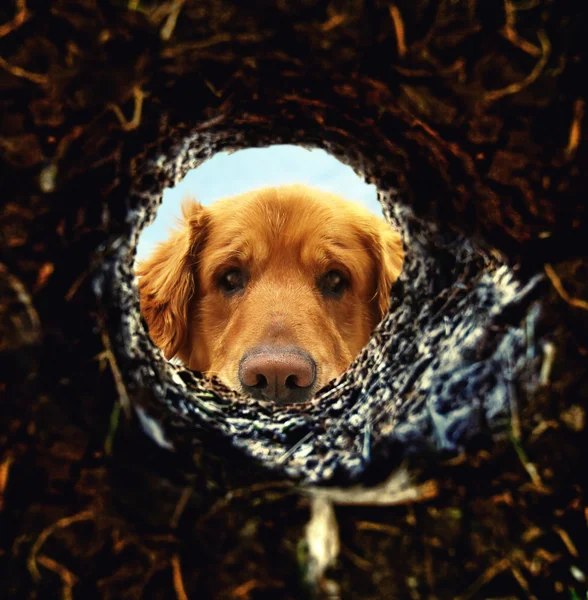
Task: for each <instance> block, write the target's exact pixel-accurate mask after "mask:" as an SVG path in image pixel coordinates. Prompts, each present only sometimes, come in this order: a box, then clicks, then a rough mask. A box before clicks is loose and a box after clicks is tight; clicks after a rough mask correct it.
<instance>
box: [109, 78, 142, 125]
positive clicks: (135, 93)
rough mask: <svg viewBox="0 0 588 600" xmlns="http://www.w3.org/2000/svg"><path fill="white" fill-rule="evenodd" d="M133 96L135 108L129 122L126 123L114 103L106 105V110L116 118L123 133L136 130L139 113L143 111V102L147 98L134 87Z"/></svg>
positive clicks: (139, 118) (140, 90)
mask: <svg viewBox="0 0 588 600" xmlns="http://www.w3.org/2000/svg"><path fill="white" fill-rule="evenodd" d="M133 96H134V98H135V108H134V111H133V118H132V119H131V120H130V121H127V119H126V118H125V116H124V114H123V112H122V110H121V109H120V108H119V107H118V106H117V105H116V104H114V103H112V102H109V103H108V104H107V105H106V108H108V109H109V110H111V111H112V112H113V113H114V114H115V115H116V118H117V119H118V120H119V122H120V126H121V127H122V129H123V130H124V131H132V130H133V129H137V127H139V125H140V124H141V112H142V110H143V100H144V99H145V97H146V96H147V94H146V93H145V92H144V91H143V90H142V89H141V88H139V87H137V86H135V87H134V88H133Z"/></svg>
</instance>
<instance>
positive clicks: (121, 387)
mask: <svg viewBox="0 0 588 600" xmlns="http://www.w3.org/2000/svg"><path fill="white" fill-rule="evenodd" d="M98 325H99V327H100V337H101V338H102V345H103V346H104V351H103V352H101V353H100V354H99V355H98V356H97V358H101V359H106V361H107V362H108V365H109V366H110V370H111V371H112V376H113V378H114V384H115V386H116V391H117V393H118V398H119V401H120V404H121V406H122V408H123V409H124V410H125V412H126V414H127V415H129V414H130V410H131V400H130V398H129V395H128V393H127V388H126V387H125V383H124V381H123V377H122V375H121V372H120V370H119V368H118V365H117V363H116V358H115V357H114V353H113V352H112V344H111V343H110V336H109V335H108V332H107V331H106V326H105V325H104V323H103V321H102V319H99V322H98Z"/></svg>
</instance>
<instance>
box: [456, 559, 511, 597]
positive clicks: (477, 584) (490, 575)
mask: <svg viewBox="0 0 588 600" xmlns="http://www.w3.org/2000/svg"><path fill="white" fill-rule="evenodd" d="M509 567H510V560H508V558H503V559H502V560H499V561H498V562H496V563H494V564H493V565H491V566H490V567H488V568H487V569H486V570H485V571H484V572H483V573H482V575H480V577H478V579H476V581H474V583H473V584H472V585H471V587H470V589H469V590H468V591H467V592H466V593H465V594H464V595H463V596H459V598H458V600H469V598H472V597H473V596H475V595H476V594H477V593H478V592H479V591H480V590H481V589H482V588H483V587H484V586H485V585H487V584H488V583H490V582H491V581H492V580H493V579H494V578H495V577H496V576H497V575H500V573H502V572H503V571H506V570H507V569H508V568H509Z"/></svg>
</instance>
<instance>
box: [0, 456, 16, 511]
mask: <svg viewBox="0 0 588 600" xmlns="http://www.w3.org/2000/svg"><path fill="white" fill-rule="evenodd" d="M13 461H14V457H13V456H12V454H7V455H6V456H5V457H4V460H3V461H2V463H0V512H1V511H2V509H3V508H4V492H5V491H6V484H7V483H8V474H9V473H10V466H11V465H12V463H13Z"/></svg>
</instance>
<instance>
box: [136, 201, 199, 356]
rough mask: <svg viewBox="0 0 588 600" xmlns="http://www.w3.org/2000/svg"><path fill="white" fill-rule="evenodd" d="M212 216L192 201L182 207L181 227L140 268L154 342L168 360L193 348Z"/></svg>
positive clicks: (144, 311)
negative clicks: (194, 312)
mask: <svg viewBox="0 0 588 600" xmlns="http://www.w3.org/2000/svg"><path fill="white" fill-rule="evenodd" d="M207 217H208V213H207V211H206V209H205V208H203V207H202V206H201V205H200V204H199V203H197V202H194V201H193V200H191V199H190V198H187V199H186V200H184V202H183V204H182V218H181V220H180V224H179V225H180V226H179V228H178V229H177V230H176V231H174V232H172V234H171V235H170V237H169V238H168V239H167V240H165V241H164V242H161V243H160V244H159V245H158V246H157V247H156V248H155V250H154V252H153V253H152V255H151V256H150V257H149V258H148V259H147V260H144V261H141V262H140V263H139V265H138V266H137V268H136V273H137V275H138V276H139V293H140V296H141V313H142V314H143V317H144V318H145V321H147V325H148V326H149V335H150V336H151V339H152V340H153V341H154V342H155V344H156V345H157V346H159V347H160V348H161V349H162V350H163V353H164V354H165V357H166V358H168V359H170V358H173V357H174V356H178V357H179V358H180V359H182V360H184V361H186V359H187V356H184V353H185V352H186V351H187V346H188V345H189V344H188V342H189V339H188V337H189V322H188V321H189V314H188V313H189V306H190V302H191V301H192V299H193V298H194V297H195V296H196V295H197V293H198V290H197V285H198V282H197V262H198V252H199V251H200V249H201V248H202V246H203V245H204V243H205V238H206V232H207V222H208V218H207Z"/></svg>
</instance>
